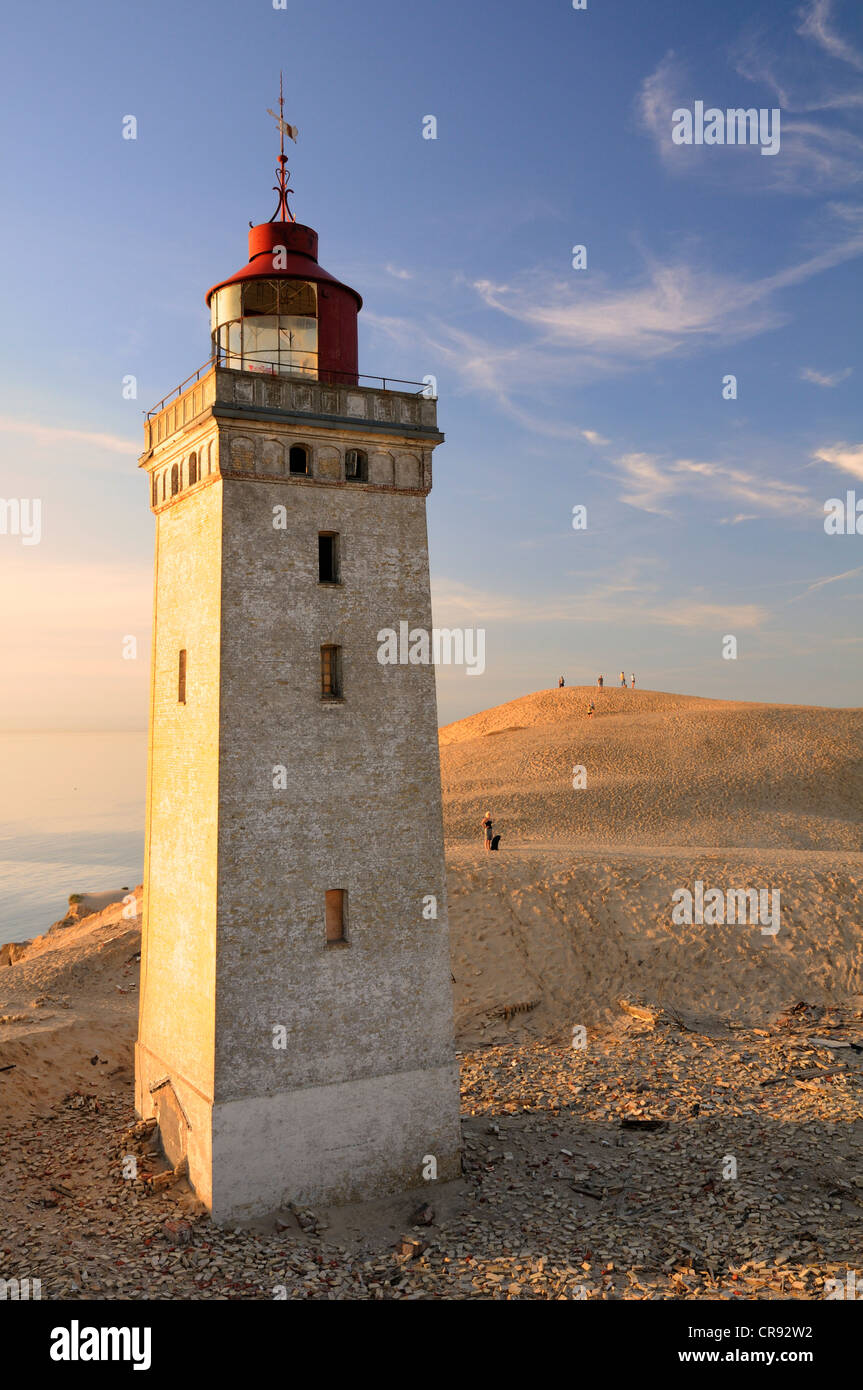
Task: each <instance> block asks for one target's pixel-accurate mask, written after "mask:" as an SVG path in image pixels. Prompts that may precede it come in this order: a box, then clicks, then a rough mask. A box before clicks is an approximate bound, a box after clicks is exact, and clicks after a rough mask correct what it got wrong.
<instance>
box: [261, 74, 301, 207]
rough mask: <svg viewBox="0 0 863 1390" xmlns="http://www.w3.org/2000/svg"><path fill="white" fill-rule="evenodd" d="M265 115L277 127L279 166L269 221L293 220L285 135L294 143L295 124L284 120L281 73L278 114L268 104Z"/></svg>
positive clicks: (291, 190)
mask: <svg viewBox="0 0 863 1390" xmlns="http://www.w3.org/2000/svg"><path fill="white" fill-rule="evenodd" d="M267 115H268V116H272V118H273V120H274V121H275V122H276V125H277V126H278V127H279V167H278V169H277V171H276V177H277V179H278V180H279V182H278V183H277V184H273V192H274V193H278V195H279V205H278V207H277V208H276V210H275V212H274V213H273V215H272V217H271V218H270V221H271V222H295V221H296V218H295V217H294V214H293V213H292V212H291V209H290V208H289V206H288V194H289V193H293V191H294V190H293V189H292V188H291V187H289V184H288V180H289V178H290V175H289V173H288V156H287V155H286V154H285V136H286V135H287V136H288V137H289V138H290V139H291V140H293V141H294V143H295V144H296V140H297V127H296V126H295V125H290V124H289V123H288V122H287V121H286V120H285V102H284V97H283V96H282V74H281V73H279V114H278V116H277V115H276V113H275V111H271V110H270V108H269V106H268V107H267Z"/></svg>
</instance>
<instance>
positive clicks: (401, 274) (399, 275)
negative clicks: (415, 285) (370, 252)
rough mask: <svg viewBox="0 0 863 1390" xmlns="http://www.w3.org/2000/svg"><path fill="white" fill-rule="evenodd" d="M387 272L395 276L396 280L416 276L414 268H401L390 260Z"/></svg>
mask: <svg viewBox="0 0 863 1390" xmlns="http://www.w3.org/2000/svg"><path fill="white" fill-rule="evenodd" d="M386 272H387V274H388V275H392V276H394V277H395V279H396V280H412V279H413V278H414V277H413V271H412V270H401V269H400V268H399V267H398V266H395V265H391V264H390V263H389V262H388V263H387V265H386Z"/></svg>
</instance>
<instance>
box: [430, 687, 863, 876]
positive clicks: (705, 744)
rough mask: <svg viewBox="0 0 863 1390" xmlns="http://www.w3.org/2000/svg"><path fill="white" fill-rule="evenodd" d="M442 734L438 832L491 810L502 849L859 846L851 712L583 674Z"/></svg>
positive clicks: (450, 833) (469, 833)
mask: <svg viewBox="0 0 863 1390" xmlns="http://www.w3.org/2000/svg"><path fill="white" fill-rule="evenodd" d="M590 698H592V699H593V700H594V702H595V704H596V707H597V708H596V714H595V716H594V717H593V718H592V719H588V718H587V717H586V714H585V710H586V706H587V701H588V699H590ZM440 743H441V775H442V779H443V790H444V805H445V826H446V835H447V841H448V843H450V844H468V843H476V842H477V837H478V835H479V823H480V821H481V819H482V816H483V813H484V812H485V810H486V809H491V810H492V812H493V815H494V819H495V828H496V829H497V830H500V831H501V833H502V835H503V837H504V843H505V846H506V847H507V848H510V847H512V846H513V845H515V844H525V843H529V842H542V843H548V844H554V845H560V844H561V843H562V842H566V843H569V844H574V845H575V844H577V845H598V844H603V845H610V844H614V845H621V846H622V845H627V846H631V845H646V846H681V845H693V846H709V845H716V846H723V847H732V846H741V847H747V848H750V847H755V846H765V847H767V846H772V847H777V848H779V847H781V848H791V847H794V848H798V849H827V848H835V849H843V850H855V851H860V850H863V816H861V810H863V710H856V709H854V710H845V709H842V710H836V709H819V708H812V707H810V706H799V705H760V704H743V703H736V702H733V701H729V700H701V699H696V698H694V697H688V696H682V695H666V694H662V693H660V692H654V691H647V690H644V691H642V690H634V691H633V690H606V691H604V692H603V693H601V694H600V693H599V692H597V691H596V690H595V689H592V688H590V687H586V686H581V687H573V688H571V689H565V690H548V691H540V692H538V693H537V694H534V695H525V696H523V697H522V698H521V699H519V700H512V701H511V702H510V703H508V704H505V705H500V706H498V708H496V709H490V710H485V711H484V712H483V713H481V714H475V715H472V716H471V717H470V718H468V719H462V720H459V721H458V723H455V724H449V725H447V726H446V727H445V728H443V729H441V732H440ZM576 766H582V767H584V769H585V773H586V779H587V785H586V787H585V788H584V789H583V790H580V791H575V790H573V785H572V782H573V768H574V767H576Z"/></svg>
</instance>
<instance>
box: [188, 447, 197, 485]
mask: <svg viewBox="0 0 863 1390" xmlns="http://www.w3.org/2000/svg"><path fill="white" fill-rule="evenodd" d="M197 481H198V455H197V454H190V456H189V487H191V486H192V484H193V483H196V482H197Z"/></svg>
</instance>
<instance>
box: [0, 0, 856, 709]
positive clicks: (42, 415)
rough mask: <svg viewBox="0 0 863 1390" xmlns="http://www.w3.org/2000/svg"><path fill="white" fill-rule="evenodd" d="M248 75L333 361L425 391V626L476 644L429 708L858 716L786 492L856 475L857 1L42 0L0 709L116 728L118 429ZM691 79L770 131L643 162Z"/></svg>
mask: <svg viewBox="0 0 863 1390" xmlns="http://www.w3.org/2000/svg"><path fill="white" fill-rule="evenodd" d="M280 67H283V68H284V70H285V83H286V115H287V117H288V119H290V120H291V121H293V122H294V123H295V124H296V125H297V126H298V127H299V141H298V143H297V145H296V146H291V147H290V152H291V168H292V173H293V186H294V188H295V190H296V193H295V198H294V210H295V213H296V215H297V217H298V220H300V221H303V222H307V223H308V224H310V225H311V226H313V227H315V228H316V229H317V230H318V232H319V234H320V250H321V261H322V263H323V264H324V265H325V266H326V267H327V268H328V269H329V270H331V271H332V272H333V273H335V274H336V275H338V276H339V277H340V278H343V279H345V280H347V281H348V283H350V284H352V285H354V286H355V287H356V288H357V289H358V290H359V291H360V292H361V294H362V295H363V297H364V300H365V307H364V309H363V312H362V314H361V316H360V321H361V370H362V371H364V372H366V373H370V374H376V373H381V374H384V373H385V374H388V375H393V376H397V377H403V378H409V379H421V378H422V377H423V376H425V375H426V374H427V373H433V374H434V375H435V376H436V378H437V381H438V389H439V395H440V403H439V418H440V422H441V425H442V428H443V429H444V430H445V432H446V435H447V443H446V444H445V445H444V446H443V447H441V448H440V449H439V450H438V451H437V453H436V455H435V464H436V471H435V488H434V491H433V492H432V495H431V498H430V500H429V529H430V543H431V562H432V579H433V592H434V596H435V618H436V621H437V622H438V623H439V624H441V625H443V624H447V625H459V626H470V627H483V628H485V630H486V633H487V637H486V648H487V664H486V671H485V673H484V674H483V675H482V676H467V675H466V674H465V673H464V672H463V671H455V670H446V669H444V670H442V671H441V672H440V673H439V699H440V714H441V720H442V722H443V721H446V720H449V719H453V718H457V717H459V716H460V715H462V714H467V713H470V712H472V711H473V710H476V709H481V708H484V707H487V706H490V705H493V704H496V703H499V702H500V701H502V700H505V699H510V698H514V697H516V696H518V695H520V694H523V693H525V692H527V691H529V690H533V689H537V688H540V687H542V686H548V685H552V684H554V683H556V679H557V676H558V675H559V674H561V673H564V674H566V676H567V679H568V680H569V682H570V683H572V684H575V683H581V682H588V681H592V680H593V679H594V678H595V677H596V675H597V674H598V673H599V672H604V673H605V675H606V677H607V678H612V679H613V678H614V677H616V674H617V672H618V671H619V669H620V668H621V666H624V667H625V668H626V670H627V671H635V672H636V673H637V676H638V680H639V684H640V685H642V686H645V687H651V688H654V689H664V690H678V691H686V692H691V693H694V694H701V695H714V696H719V697H723V698H730V699H755V700H779V701H784V702H791V703H795V702H800V703H810V702H811V703H823V704H837V705H841V704H844V705H858V704H859V703H860V696H859V690H860V674H861V644H863V624H861V622H860V611H861V595H863V536H857V535H854V536H850V535H846V536H833V535H830V536H828V535H826V534H825V531H824V524H823V522H824V514H823V506H824V502H825V501H826V500H827V499H828V498H831V497H836V496H844V495H845V492H846V491H847V490H849V489H852V490H853V489H855V488H856V491H857V495H858V496H859V497H860V498H861V499H863V442H861V441H863V424H861V420H860V408H859V402H860V398H861V381H863V362H861V350H860V341H861V335H860V328H859V323H860V305H861V256H863V12H861V9H860V6H859V4H855V3H852V0H805V3H802V4H800V5H799V6H795V5H794V4H789V3H785V2H784V0H783V2H782V3H780V2H779V0H774V2H773V3H762V4H760V5H754V6H753V5H752V4H750V3H734V0H732V3H726V4H723V5H721V6H720V5H708V4H698V5H692V4H683V3H681V4H652V5H651V4H645V3H643V0H619V2H618V3H611V0H588V8H587V10H585V11H575V10H573V9H572V5H571V0H541V2H540V3H537V4H534V5H532V6H526V5H523V4H518V3H515V2H514V0H502V2H501V0H499V2H498V3H492V0H471V3H470V4H468V5H465V4H463V3H459V4H456V3H452V0H438V3H437V4H435V5H433V6H428V5H421V4H417V3H406V2H405V0H399V2H398V3H396V0H392V2H391V0H368V2H367V3H366V4H364V5H361V6H360V5H356V4H352V3H345V2H344V0H316V3H315V4H314V5H313V6H308V5H300V4H298V3H294V0H287V7H286V9H284V10H276V9H274V8H273V5H272V0H253V2H252V3H250V2H249V0H243V3H239V0H235V2H232V3H227V0H206V2H205V0H185V3H183V4H182V5H180V6H177V5H175V4H170V5H169V4H166V3H160V2H159V0H157V2H156V3H150V4H148V5H146V6H117V5H115V4H107V3H105V4H101V3H85V4H83V5H78V6H70V5H68V4H59V3H51V2H49V3H47V4H43V5H40V6H38V7H35V6H34V7H26V8H24V7H18V8H17V10H16V13H15V15H14V20H11V21H10V20H7V30H6V37H5V42H4V44H3V48H2V56H0V79H2V85H0V90H2V92H3V97H2V105H3V109H4V115H5V122H4V139H3V141H2V171H3V186H4V205H5V216H4V218H3V220H2V226H0V243H2V254H3V260H4V265H5V267H6V270H7V276H6V288H5V294H4V309H5V314H4V318H5V322H6V325H7V331H6V332H5V333H4V334H3V335H2V344H0V352H2V364H0V372H2V377H0V379H2V382H3V386H4V388H5V389H4V392H3V400H2V403H0V448H2V462H0V497H3V498H7V499H8V498H35V497H38V498H40V499H41V500H42V540H41V543H40V544H38V545H32V546H24V545H23V544H22V543H21V538H20V537H17V536H12V535H0V576H2V586H3V594H4V599H3V604H4V611H5V617H4V622H3V629H2V635H0V658H2V665H3V673H4V674H3V682H2V687H3V693H2V695H0V727H5V728H23V727H36V728H39V727H42V728H47V727H51V728H84V727H88V728H129V729H134V728H143V727H145V725H146V704H147V645H148V640H149V621H150V616H149V609H150V601H151V565H152V545H153V520H152V517H151V515H150V513H149V509H148V506H147V497H146V488H145V485H144V479H143V476H142V475H141V474H139V473H138V471H137V468H136V460H137V455H138V453H139V452H140V449H141V447H142V435H141V420H142V411H143V410H146V409H147V408H148V407H149V406H150V405H151V404H153V402H154V401H155V400H157V399H158V398H159V397H161V396H162V395H163V394H164V393H165V392H167V391H169V390H170V389H171V388H172V387H173V386H175V385H176V384H177V383H178V382H179V381H180V380H182V379H183V378H185V377H186V376H187V375H188V374H189V373H190V372H191V371H193V370H194V369H195V368H197V367H198V366H199V365H200V364H201V363H202V362H203V361H204V359H205V358H206V356H207V355H208V351H209V337H208V318H207V313H206V310H205V307H204V304H203V295H204V293H205V291H206V289H207V288H208V287H209V285H211V284H212V283H213V282H214V281H216V280H218V279H219V278H222V277H223V276H225V275H227V274H230V273H231V272H232V271H233V270H235V269H236V268H238V267H239V265H240V264H242V263H243V262H244V260H245V257H246V250H245V237H246V230H247V224H248V222H249V221H250V220H252V221H255V222H258V221H265V220H266V219H267V218H268V217H269V216H270V214H271V212H272V211H273V207H274V205H275V203H274V197H273V195H272V194H271V192H270V189H271V185H272V183H273V163H274V156H275V153H276V152H277V151H276V145H275V142H274V128H273V124H272V121H271V119H270V117H269V116H268V115H267V114H266V109H267V107H268V106H273V105H275V98H276V96H277V91H278V72H279V68H280ZM696 101H703V102H704V103H705V105H706V106H708V107H709V106H715V107H718V108H721V109H725V108H728V107H756V108H765V109H773V108H779V110H780V112H781V145H780V149H779V151H778V153H777V154H776V155H775V156H771V157H765V156H762V155H761V153H760V150H759V148H758V147H753V148H749V147H740V146H729V145H725V146H716V145H714V146H679V145H674V144H673V143H672V140H671V129H672V112H673V111H674V110H675V109H677V108H680V107H692V106H693V104H694V103H695V102H696ZM129 114H132V115H134V116H135V117H136V119H137V123H138V138H137V139H136V140H134V141H129V140H124V139H123V138H122V122H123V117H124V116H126V115H129ZM430 114H431V115H434V116H435V117H436V119H437V135H438V138H437V139H436V140H425V139H423V138H422V128H423V117H424V116H426V115H430ZM576 244H582V245H585V246H586V247H587V261H588V265H587V269H586V270H579V271H576V270H573V268H572V265H571V258H572V257H571V250H572V247H573V246H574V245H576ZM10 271H11V273H10ZM128 374H134V375H135V376H136V377H137V381H138V398H137V399H136V400H132V401H128V400H124V399H123V396H122V382H123V378H124V376H126V375H128ZM727 374H734V375H735V376H736V378H737V390H738V396H737V399H736V400H724V399H723V397H722V381H723V377H724V376H726V375H727ZM576 504H583V505H585V506H586V507H587V516H588V524H587V529H586V530H584V531H578V532H576V531H574V530H573V529H572V526H571V515H572V508H573V506H574V505H576ZM395 616H406V617H408V616H409V615H395ZM128 634H132V635H136V636H137V638H138V644H139V656H138V659H137V660H135V661H129V660H123V657H122V650H123V638H124V637H125V636H126V635H128ZM726 634H734V635H736V636H737V638H738V644H739V645H738V659H737V660H736V661H729V660H724V659H723V657H722V639H723V637H724V636H725V635H726Z"/></svg>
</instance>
